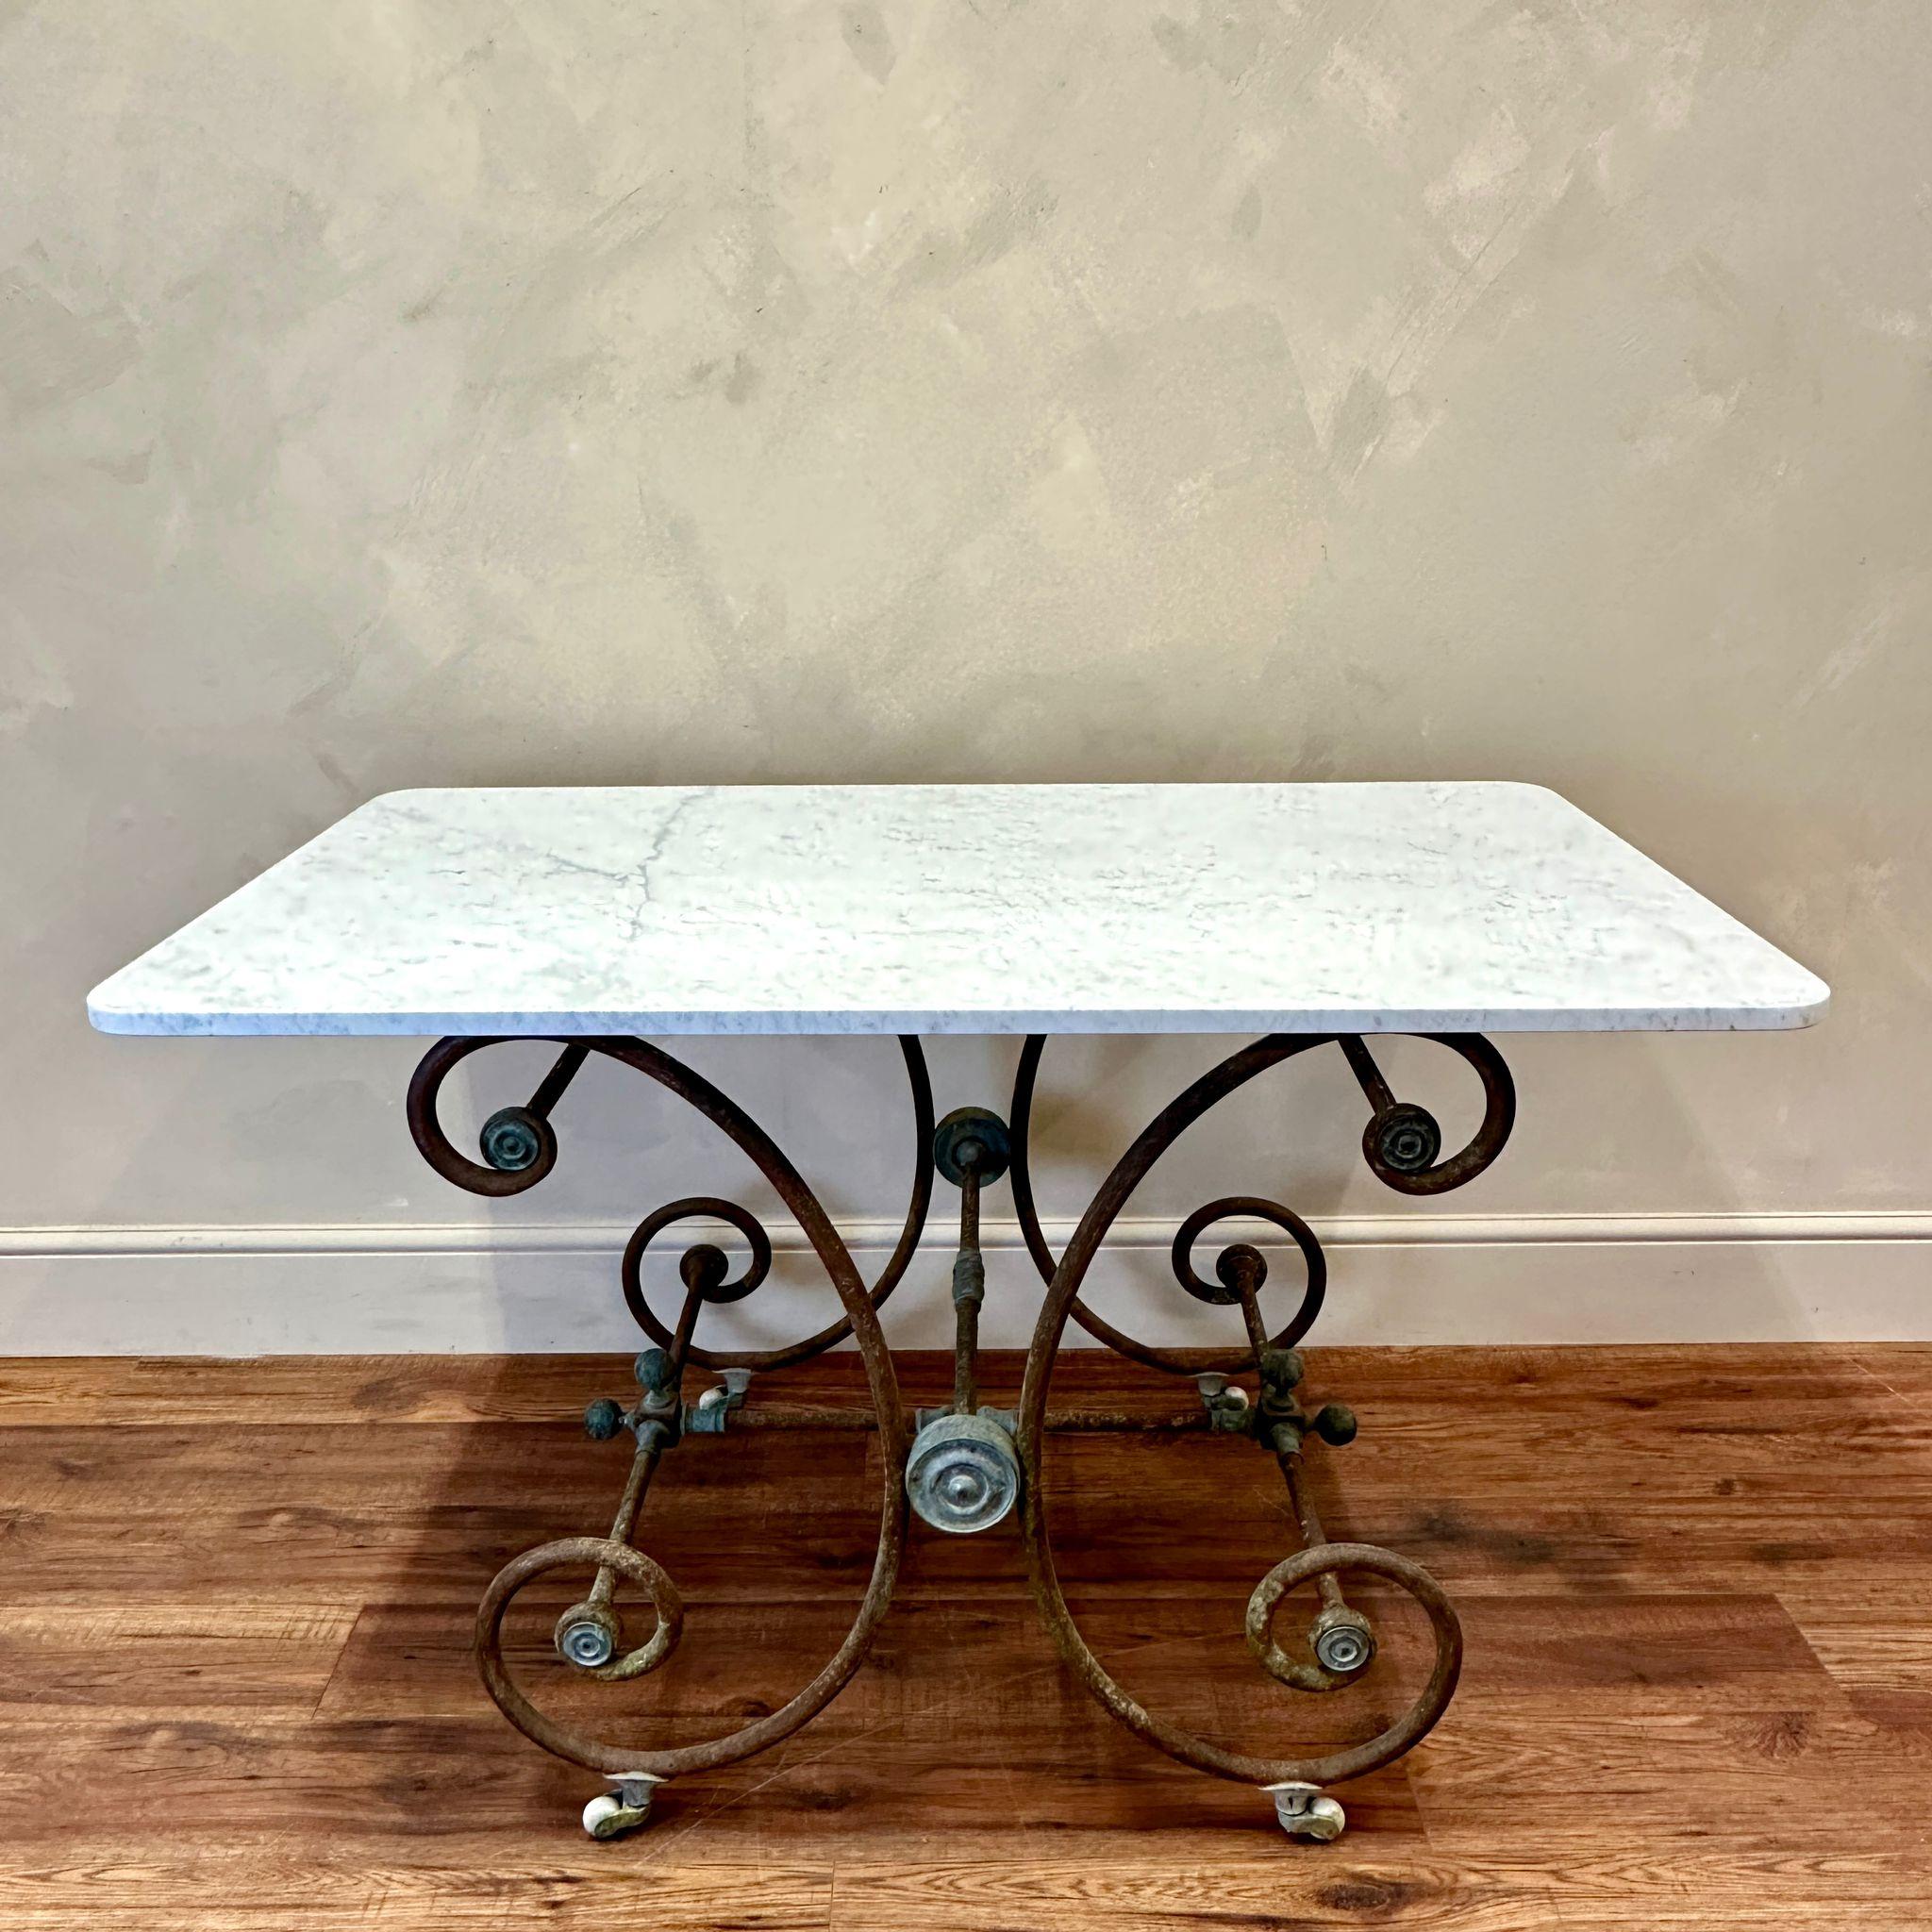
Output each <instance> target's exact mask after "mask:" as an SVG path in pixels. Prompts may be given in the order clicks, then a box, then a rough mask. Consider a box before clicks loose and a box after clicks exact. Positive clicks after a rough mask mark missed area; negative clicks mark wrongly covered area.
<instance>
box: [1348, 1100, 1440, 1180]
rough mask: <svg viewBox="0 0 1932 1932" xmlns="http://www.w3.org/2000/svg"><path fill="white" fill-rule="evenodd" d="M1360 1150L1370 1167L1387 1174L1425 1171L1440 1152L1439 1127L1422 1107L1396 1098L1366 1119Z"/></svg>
mask: <svg viewBox="0 0 1932 1932" xmlns="http://www.w3.org/2000/svg"><path fill="white" fill-rule="evenodd" d="M1362 1152H1363V1154H1364V1155H1365V1156H1366V1157H1367V1159H1368V1163H1369V1165H1370V1166H1371V1167H1373V1168H1375V1169H1377V1170H1380V1169H1383V1168H1386V1169H1387V1170H1388V1171H1389V1172H1390V1173H1391V1174H1425V1173H1427V1171H1428V1170H1429V1169H1430V1168H1432V1167H1434V1166H1435V1164H1436V1160H1437V1158H1438V1157H1439V1156H1440V1155H1441V1152H1442V1130H1441V1127H1439V1126H1438V1125H1437V1124H1436V1117H1435V1115H1434V1114H1432V1113H1431V1112H1430V1111H1429V1110H1428V1108H1425V1107H1416V1106H1414V1105H1413V1104H1412V1103H1411V1102H1408V1101H1406V1100H1401V1101H1397V1102H1396V1103H1395V1105H1394V1106H1393V1107H1385V1108H1383V1109H1382V1110H1381V1112H1380V1113H1378V1114H1376V1115H1375V1116H1374V1119H1373V1120H1371V1121H1370V1123H1369V1124H1368V1127H1367V1129H1366V1131H1365V1132H1364V1133H1363V1135H1362Z"/></svg>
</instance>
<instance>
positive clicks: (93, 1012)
mask: <svg viewBox="0 0 1932 1932" xmlns="http://www.w3.org/2000/svg"><path fill="white" fill-rule="evenodd" d="M113 983H114V982H113V981H112V980H110V979H109V980H103V981H102V983H101V984H100V985H99V986H97V987H95V988H94V990H93V991H92V992H91V993H89V994H88V996H87V1024H89V1025H90V1026H92V1028H93V1029H94V1031H95V1032H96V1033H139V1032H140V1031H142V1027H141V1025H140V1024H139V1023H138V1020H137V1016H136V1015H134V1014H132V1013H129V1012H127V1011H126V1010H125V1008H119V1007H116V1006H115V1005H114V1004H113V1003H112V1002H111V1001H109V1000H107V999H104V998H103V997H102V994H103V993H105V992H106V991H107V989H108V987H110V986H111V985H112V984H113Z"/></svg>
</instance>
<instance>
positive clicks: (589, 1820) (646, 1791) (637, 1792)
mask: <svg viewBox="0 0 1932 1932" xmlns="http://www.w3.org/2000/svg"><path fill="white" fill-rule="evenodd" d="M657 1784H658V1780H657V1779H656V1778H654V1777H650V1778H620V1779H619V1780H617V1789H616V1790H614V1791H600V1792H599V1793H598V1794H597V1796H596V1797H594V1798H592V1799H591V1802H590V1803H589V1804H588V1805H586V1806H585V1807H584V1829H585V1830H586V1831H588V1832H589V1833H590V1834H591V1837H592V1838H595V1839H607V1838H622V1837H623V1836H624V1835H625V1832H629V1831H635V1830H636V1829H637V1828H638V1826H639V1825H641V1824H642V1823H643V1822H644V1820H645V1819H647V1818H648V1817H649V1816H650V1815H651V1798H652V1794H653V1792H654V1790H655V1789H656V1787H657Z"/></svg>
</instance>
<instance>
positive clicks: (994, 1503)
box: [906, 1415, 1020, 1536]
mask: <svg viewBox="0 0 1932 1932" xmlns="http://www.w3.org/2000/svg"><path fill="white" fill-rule="evenodd" d="M906 1494H907V1498H908V1501H909V1502H910V1503H911V1505H912V1507H913V1508H914V1510H915V1511H917V1513H918V1515H919V1518H920V1521H921V1522H923V1523H929V1524H932V1526H933V1527H934V1528H935V1529H943V1530H945V1531H947V1532H948V1533H949V1534H951V1535H953V1536H971V1535H973V1534H974V1532H975V1531H977V1530H982V1529H991V1527H992V1526H993V1524H996V1523H998V1522H1000V1521H1001V1520H1002V1519H1003V1518H1004V1517H1006V1516H1007V1515H1008V1514H1009V1513H1010V1512H1011V1510H1012V1507H1013V1505H1014V1504H1015V1503H1017V1502H1018V1501H1019V1500H1020V1457H1019V1454H1018V1452H1017V1451H1016V1450H1015V1449H1014V1447H1013V1439H1012V1437H1011V1436H1010V1435H1008V1433H1007V1431H1006V1430H1005V1429H1003V1428H1002V1427H1001V1426H1000V1425H999V1424H998V1423H996V1422H993V1421H992V1420H991V1418H990V1417H987V1416H982V1415H941V1416H935V1417H934V1418H933V1419H932V1421H931V1422H929V1423H927V1424H926V1425H925V1426H924V1428H923V1429H921V1430H920V1432H919V1433H918V1435H916V1436H915V1437H914V1438H913V1439H912V1447H911V1450H910V1451H909V1452H908V1455H907V1457H906Z"/></svg>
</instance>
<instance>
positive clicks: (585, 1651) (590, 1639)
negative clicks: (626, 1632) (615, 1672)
mask: <svg viewBox="0 0 1932 1932" xmlns="http://www.w3.org/2000/svg"><path fill="white" fill-rule="evenodd" d="M617 1637H618V1624H617V1612H616V1611H615V1610H613V1609H612V1608H611V1607H609V1605H608V1604H592V1603H582V1604H573V1605H572V1606H571V1607H570V1608H569V1609H567V1610H566V1611H564V1613H563V1615H562V1616H560V1617H559V1618H558V1620H557V1654H558V1656H559V1657H562V1659H563V1660H564V1662H565V1663H567V1664H575V1665H576V1667H577V1668H578V1670H580V1671H595V1670H601V1669H602V1668H603V1667H604V1666H605V1665H606V1664H608V1662H609V1661H610V1659H611V1658H612V1657H615V1656H616V1655H617Z"/></svg>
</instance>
